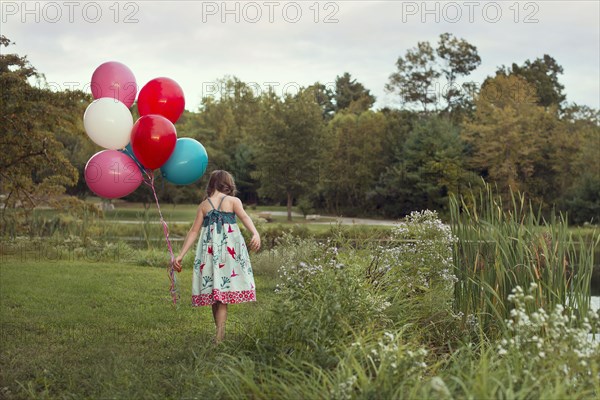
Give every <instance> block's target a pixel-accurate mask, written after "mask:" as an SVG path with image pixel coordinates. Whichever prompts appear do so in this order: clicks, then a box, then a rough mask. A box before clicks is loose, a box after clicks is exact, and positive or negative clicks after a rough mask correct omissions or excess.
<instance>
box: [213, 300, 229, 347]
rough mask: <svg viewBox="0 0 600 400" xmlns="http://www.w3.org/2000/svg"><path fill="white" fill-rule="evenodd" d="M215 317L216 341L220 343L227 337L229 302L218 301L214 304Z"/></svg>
mask: <svg viewBox="0 0 600 400" xmlns="http://www.w3.org/2000/svg"><path fill="white" fill-rule="evenodd" d="M212 311H213V317H214V319H215V325H216V327H217V334H216V337H215V343H220V342H221V341H223V338H224V337H225V322H226V321H227V304H224V303H221V302H220V301H219V302H216V303H215V304H213V305H212Z"/></svg>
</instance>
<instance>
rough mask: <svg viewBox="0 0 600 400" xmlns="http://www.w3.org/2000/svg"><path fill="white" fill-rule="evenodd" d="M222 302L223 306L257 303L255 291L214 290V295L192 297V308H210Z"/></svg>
mask: <svg viewBox="0 0 600 400" xmlns="http://www.w3.org/2000/svg"><path fill="white" fill-rule="evenodd" d="M217 301H220V302H221V303H223V304H238V303H246V302H250V301H256V291H255V290H239V291H231V292H221V291H220V290H217V289H214V290H213V291H212V293H207V294H199V295H192V306H194V307H199V306H210V305H213V304H215V303H216V302H217Z"/></svg>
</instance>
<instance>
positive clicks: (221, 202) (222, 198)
mask: <svg viewBox="0 0 600 400" xmlns="http://www.w3.org/2000/svg"><path fill="white" fill-rule="evenodd" d="M225 197H227V195H225V196H223V197H221V201H220V202H219V208H217V211H221V204H223V200H225ZM213 208H214V207H213Z"/></svg>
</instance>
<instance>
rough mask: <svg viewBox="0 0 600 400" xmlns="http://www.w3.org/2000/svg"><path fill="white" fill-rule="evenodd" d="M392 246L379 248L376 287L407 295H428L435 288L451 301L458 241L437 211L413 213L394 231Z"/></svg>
mask: <svg viewBox="0 0 600 400" xmlns="http://www.w3.org/2000/svg"><path fill="white" fill-rule="evenodd" d="M392 240H393V244H392V245H391V246H379V248H378V249H377V251H376V254H375V258H376V259H377V268H376V270H375V271H374V272H373V273H372V275H373V276H374V277H375V278H374V279H372V283H373V284H374V285H375V286H382V285H385V286H392V287H394V289H395V290H398V289H400V290H402V291H404V292H405V294H407V295H410V294H417V293H422V292H426V291H429V290H430V289H432V285H435V286H436V287H437V288H439V289H441V291H442V292H444V293H446V295H447V296H446V299H445V300H449V299H450V297H451V292H452V288H453V285H454V283H455V282H456V281H457V278H456V276H455V275H454V271H453V268H454V265H453V262H452V246H453V244H454V243H455V242H456V240H457V239H456V237H455V236H454V235H453V234H452V231H451V229H450V227H449V226H447V225H445V224H443V223H442V221H441V220H440V219H439V218H438V215H437V213H436V212H435V211H429V210H425V211H413V212H412V213H411V214H410V215H409V216H408V217H407V220H406V222H404V223H401V224H399V225H398V226H397V227H395V228H394V229H393V230H392Z"/></svg>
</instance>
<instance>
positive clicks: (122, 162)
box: [85, 150, 142, 199]
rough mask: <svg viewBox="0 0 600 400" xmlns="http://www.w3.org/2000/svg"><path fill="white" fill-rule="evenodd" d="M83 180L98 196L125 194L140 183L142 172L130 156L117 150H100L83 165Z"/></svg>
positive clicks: (110, 197)
mask: <svg viewBox="0 0 600 400" xmlns="http://www.w3.org/2000/svg"><path fill="white" fill-rule="evenodd" d="M85 182H86V183H87V185H88V187H89V188H90V190H91V191H92V192H94V193H96V194H97V195H98V196H100V197H104V198H107V199H116V198H119V197H123V196H127V195H128V194H130V193H132V192H133V191H134V190H135V189H137V188H138V187H139V186H140V185H141V184H142V172H141V171H140V169H139V167H138V166H137V164H136V163H135V161H133V159H132V158H131V157H129V156H128V155H126V154H125V153H121V152H120V151H117V150H102V151H100V152H98V153H96V154H94V155H93V156H92V158H90V160H89V161H88V162H87V164H86V165H85Z"/></svg>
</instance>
